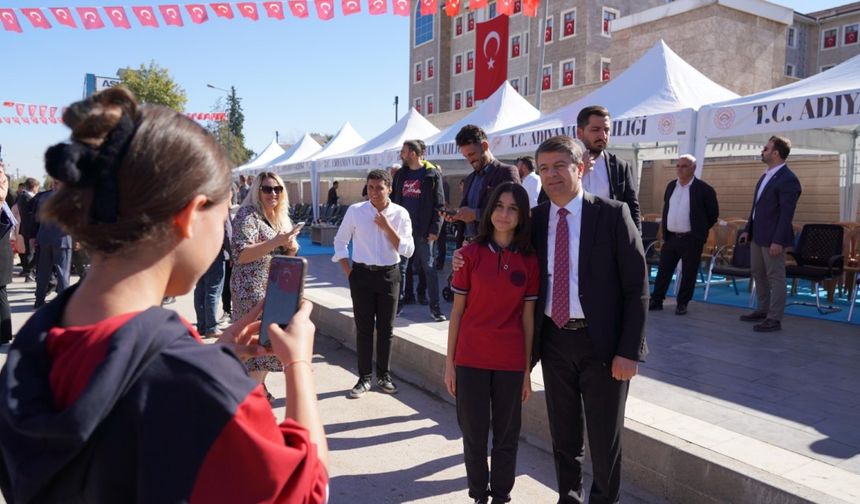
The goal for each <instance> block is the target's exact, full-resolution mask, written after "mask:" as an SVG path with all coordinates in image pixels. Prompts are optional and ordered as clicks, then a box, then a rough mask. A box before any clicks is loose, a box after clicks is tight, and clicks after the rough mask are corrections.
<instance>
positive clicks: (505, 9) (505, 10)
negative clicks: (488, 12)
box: [496, 0, 514, 16]
mask: <svg viewBox="0 0 860 504" xmlns="http://www.w3.org/2000/svg"><path fill="white" fill-rule="evenodd" d="M496 5H497V7H496V8H497V9H498V11H499V14H504V15H506V16H510V15H511V14H513V13H514V0H499V3H498V4H496Z"/></svg>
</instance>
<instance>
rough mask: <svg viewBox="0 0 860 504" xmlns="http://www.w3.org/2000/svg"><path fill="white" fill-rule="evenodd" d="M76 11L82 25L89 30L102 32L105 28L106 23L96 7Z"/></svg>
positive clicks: (79, 8) (81, 8)
mask: <svg viewBox="0 0 860 504" xmlns="http://www.w3.org/2000/svg"><path fill="white" fill-rule="evenodd" d="M75 10H77V11H78V16H80V18H81V23H82V24H83V25H84V28H86V29H87V30H100V29H102V28H104V27H105V22H104V21H102V18H101V16H99V11H98V10H96V8H95V7H77V8H76V9H75Z"/></svg>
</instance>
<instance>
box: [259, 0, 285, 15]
mask: <svg viewBox="0 0 860 504" xmlns="http://www.w3.org/2000/svg"><path fill="white" fill-rule="evenodd" d="M263 8H264V9H266V14H267V15H268V16H269V17H270V18H275V19H284V3H283V2H263Z"/></svg>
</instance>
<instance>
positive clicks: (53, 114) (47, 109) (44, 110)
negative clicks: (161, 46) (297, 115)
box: [0, 101, 227, 125]
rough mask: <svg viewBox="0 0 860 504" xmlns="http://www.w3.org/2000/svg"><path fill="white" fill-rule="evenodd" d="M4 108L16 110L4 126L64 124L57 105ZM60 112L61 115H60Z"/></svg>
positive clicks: (208, 116) (200, 117)
mask: <svg viewBox="0 0 860 504" xmlns="http://www.w3.org/2000/svg"><path fill="white" fill-rule="evenodd" d="M3 106H4V107H8V108H13V109H15V114H17V115H14V116H5V117H0V121H2V122H3V123H4V124H15V125H20V124H27V125H31V124H62V122H63V121H62V117H63V114H65V113H66V107H58V106H55V105H40V104H37V103H21V102H15V101H4V102H3ZM58 112H59V114H58ZM184 114H185V115H186V116H188V118H189V119H193V120H195V121H226V120H227V113H226V112H184Z"/></svg>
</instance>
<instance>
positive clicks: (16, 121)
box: [12, 117, 21, 124]
mask: <svg viewBox="0 0 860 504" xmlns="http://www.w3.org/2000/svg"><path fill="white" fill-rule="evenodd" d="M12 122H13V123H15V124H21V118H20V117H13V118H12Z"/></svg>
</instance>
